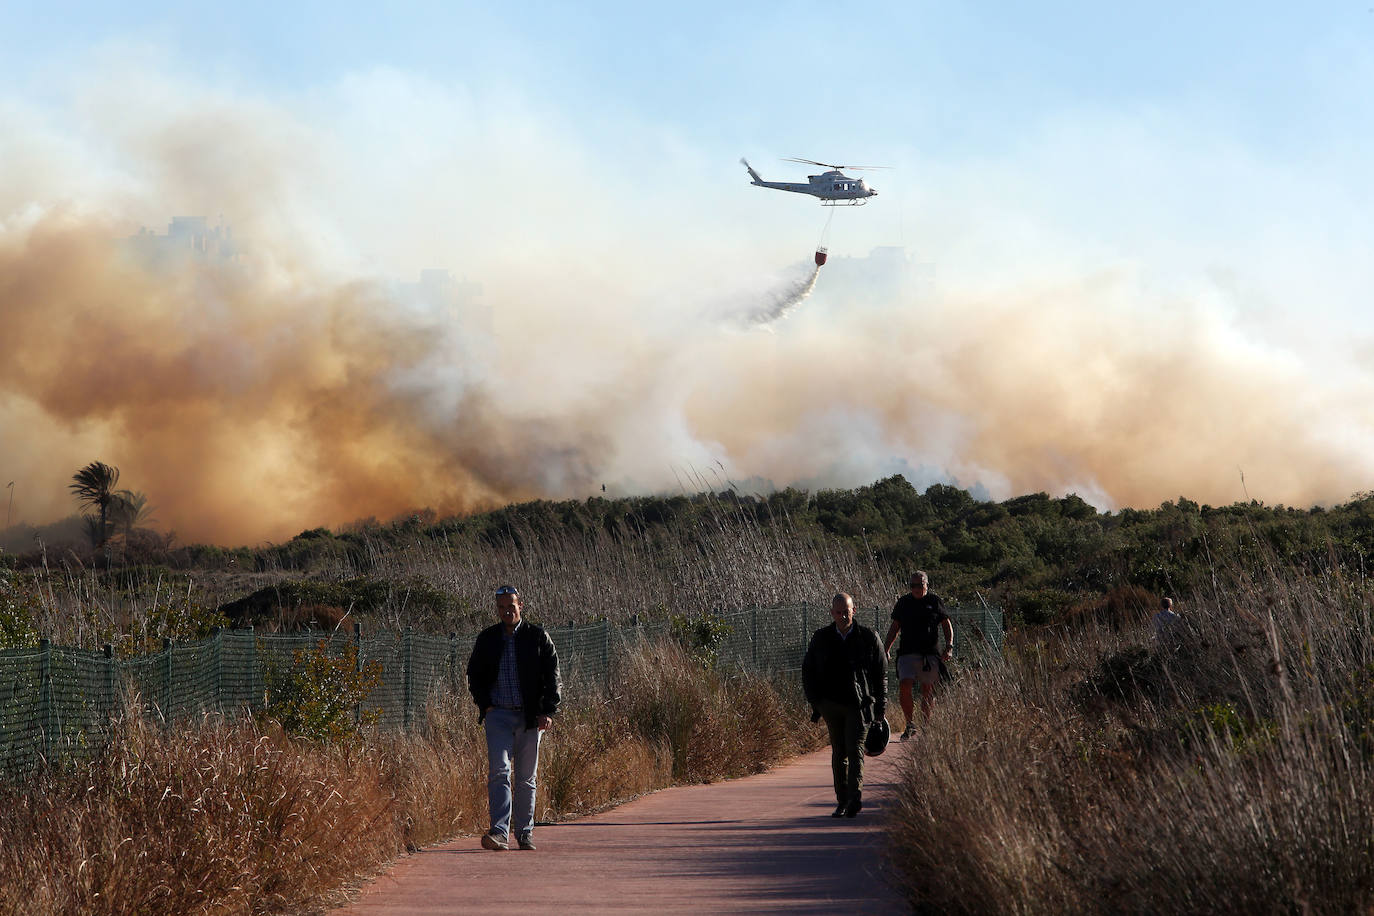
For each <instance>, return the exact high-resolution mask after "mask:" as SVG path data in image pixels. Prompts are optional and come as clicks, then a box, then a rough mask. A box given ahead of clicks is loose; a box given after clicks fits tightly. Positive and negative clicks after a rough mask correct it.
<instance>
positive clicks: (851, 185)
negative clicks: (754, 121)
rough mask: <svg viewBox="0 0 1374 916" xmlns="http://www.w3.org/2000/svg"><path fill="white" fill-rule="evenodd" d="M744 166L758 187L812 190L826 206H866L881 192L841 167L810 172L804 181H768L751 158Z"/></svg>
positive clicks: (811, 192)
mask: <svg viewBox="0 0 1374 916" xmlns="http://www.w3.org/2000/svg"><path fill="white" fill-rule="evenodd" d="M740 161H741V162H743V161H744V160H740ZM744 167H745V168H746V169H748V170H749V177H750V178H752V179H753V181H752V182H751V183H752V184H754V185H756V186H757V187H760V188H772V189H773V190H775V191H791V192H793V193H795V194H809V195H811V196H812V197H817V198H820V201H821V204H822V205H823V206H829V207H834V206H851V207H857V206H863V205H864V204H866V203H868V198H870V197H875V196H877V194H878V192H877V191H875V190H873V189H872V188H870V187H869V186H868V183H867V182H865V181H864V180H863V179H862V178H850V177H849V176H848V175H846V174H844V173H843V172H841V171H839V170H838V169H834V170H831V171H829V172H822V173H821V174H819V175H808V176H806V178H807V180H806V183H805V184H803V183H802V182H799V181H764V180H763V178H762V177H761V176H760V175H759V173H758V172H756V171H754V169H753V167H752V166H750V165H749V163H748V162H745V163H744Z"/></svg>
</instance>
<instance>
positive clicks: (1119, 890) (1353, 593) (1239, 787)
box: [890, 555, 1374, 914]
mask: <svg viewBox="0 0 1374 916" xmlns="http://www.w3.org/2000/svg"><path fill="white" fill-rule="evenodd" d="M1271 560H1272V557H1269V558H1268V559H1266V558H1265V557H1264V556H1263V555H1260V556H1259V557H1258V558H1252V559H1251V560H1250V562H1249V563H1248V564H1247V565H1242V566H1238V567H1236V568H1231V569H1226V570H1218V575H1217V578H1216V580H1215V581H1216V583H1217V584H1216V585H1215V587H1214V588H1212V589H1209V590H1207V591H1205V592H1199V593H1197V594H1195V595H1193V596H1192V597H1191V598H1189V599H1188V600H1186V601H1183V602H1181V603H1180V608H1181V610H1182V615H1183V619H1182V621H1181V622H1180V623H1178V624H1177V625H1175V627H1174V628H1173V629H1172V630H1171V631H1170V632H1168V633H1166V634H1165V635H1164V637H1163V638H1162V639H1160V640H1154V639H1152V636H1151V631H1150V629H1149V628H1148V627H1146V626H1144V625H1143V624H1141V623H1139V622H1136V623H1131V624H1127V625H1124V626H1121V627H1117V628H1108V627H1103V626H1100V625H1096V624H1086V625H1083V626H1071V627H1065V628H1060V629H1057V630H1052V631H1040V632H1036V633H1029V632H1023V633H1021V634H1019V637H1018V638H1016V639H1015V640H1013V642H1011V643H1010V644H1009V645H1008V648H1007V652H1006V657H1005V664H1003V665H1000V666H996V667H990V668H985V669H983V670H980V671H973V672H966V673H965V674H964V676H962V677H961V678H960V680H959V682H958V683H957V685H956V687H955V689H953V690H951V691H949V692H947V694H946V695H945V696H944V697H943V699H942V701H941V702H940V704H939V706H938V708H937V712H936V714H935V716H934V718H933V720H932V722H931V723H930V727H928V728H925V729H923V730H921V731H920V732H919V733H918V735H917V736H916V737H914V738H913V739H912V741H911V745H912V747H911V752H912V753H911V757H910V764H909V766H907V767H906V768H905V771H904V774H903V777H902V781H901V784H900V788H899V791H898V796H899V798H898V804H897V810H896V812H895V814H894V815H893V819H892V825H891V826H892V836H893V842H892V845H891V849H890V857H891V861H892V864H893V865H894V871H895V873H896V874H898V875H900V880H901V882H902V884H903V886H904V887H905V888H906V890H907V892H908V895H909V898H910V900H911V901H912V904H913V907H914V908H915V909H916V910H917V911H919V912H931V913H935V912H939V913H1028V914H1030V913H1046V914H1048V913H1356V912H1360V913H1367V912H1371V911H1374V802H1372V801H1371V799H1374V641H1371V637H1372V636H1374V629H1372V628H1371V599H1374V593H1372V592H1371V590H1370V587H1369V585H1370V584H1369V583H1368V582H1367V581H1365V580H1363V579H1362V578H1355V579H1353V580H1352V579H1349V578H1343V577H1341V576H1340V575H1337V574H1334V573H1333V574H1327V575H1301V576H1299V577H1298V578H1292V577H1291V575H1290V574H1289V573H1287V572H1286V571H1284V570H1282V569H1280V568H1278V567H1276V566H1275V565H1274V564H1273V563H1272V562H1270V561H1271ZM1222 583H1226V584H1222Z"/></svg>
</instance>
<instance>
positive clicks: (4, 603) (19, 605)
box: [0, 570, 39, 649]
mask: <svg viewBox="0 0 1374 916" xmlns="http://www.w3.org/2000/svg"><path fill="white" fill-rule="evenodd" d="M17 578H18V577H16V576H14V575H12V574H11V573H9V572H7V571H4V570H0V649H17V648H26V647H31V646H36V645H38V628H37V627H36V626H35V625H34V612H35V611H36V610H37V609H38V604H39V600H38V596H37V595H35V594H33V593H32V592H30V591H29V590H27V589H25V588H23V587H21V586H20V585H19V584H18V582H17V581H16V579H17Z"/></svg>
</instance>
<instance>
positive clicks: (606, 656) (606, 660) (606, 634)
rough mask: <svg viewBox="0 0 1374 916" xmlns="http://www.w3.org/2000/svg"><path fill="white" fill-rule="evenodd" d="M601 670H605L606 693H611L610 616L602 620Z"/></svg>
mask: <svg viewBox="0 0 1374 916" xmlns="http://www.w3.org/2000/svg"><path fill="white" fill-rule="evenodd" d="M601 625H602V628H603V629H602V637H601V663H602V668H601V670H602V671H604V672H605V675H604V677H605V683H606V695H607V696H610V694H611V618H609V617H607V618H606V619H605V620H604V621H602V624H601Z"/></svg>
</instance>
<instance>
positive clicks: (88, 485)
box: [68, 461, 119, 547]
mask: <svg viewBox="0 0 1374 916" xmlns="http://www.w3.org/2000/svg"><path fill="white" fill-rule="evenodd" d="M72 480H73V481H74V482H73V483H71V484H68V489H70V490H71V491H72V495H73V496H75V497H76V500H77V502H79V503H81V504H82V505H83V506H88V507H90V508H92V509H99V510H100V516H99V520H98V522H97V521H96V520H92V521H93V522H95V523H96V524H98V526H99V527H96V528H94V529H93V530H91V531H90V533H91V540H92V541H93V542H94V544H95V546H96V547H100V546H102V545H104V543H105V542H106V541H107V540H109V537H110V507H111V506H112V505H113V504H114V502H115V500H116V499H118V498H119V497H118V496H117V495H116V494H115V489H114V486H115V484H116V483H118V482H119V468H117V467H112V466H110V465H108V464H106V463H105V462H103V461H92V462H91V463H90V464H88V465H86V466H85V467H84V468H82V469H81V470H79V471H77V472H76V473H75V474H73V475H72Z"/></svg>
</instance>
